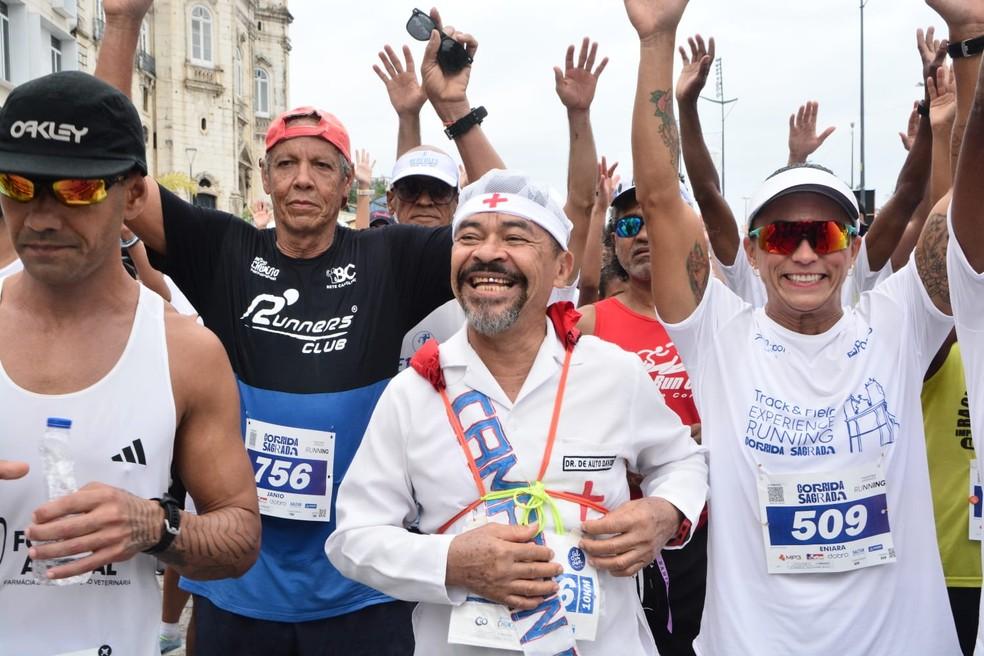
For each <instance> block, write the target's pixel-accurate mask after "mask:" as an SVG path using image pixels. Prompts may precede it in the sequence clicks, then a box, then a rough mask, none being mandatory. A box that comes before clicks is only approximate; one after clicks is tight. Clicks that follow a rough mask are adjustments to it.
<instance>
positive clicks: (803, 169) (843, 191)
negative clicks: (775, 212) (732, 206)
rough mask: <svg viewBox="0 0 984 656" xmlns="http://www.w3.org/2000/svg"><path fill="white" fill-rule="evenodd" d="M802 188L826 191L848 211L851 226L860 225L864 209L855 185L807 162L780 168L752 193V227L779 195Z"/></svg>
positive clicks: (785, 194)
mask: <svg viewBox="0 0 984 656" xmlns="http://www.w3.org/2000/svg"><path fill="white" fill-rule="evenodd" d="M801 191H805V192H811V193H814V194H822V195H824V196H826V197H827V198H829V199H831V200H833V201H835V202H836V203H837V204H838V205H840V206H841V209H843V210H844V213H845V214H846V215H847V218H848V220H849V221H850V223H851V225H853V226H857V225H858V220H859V218H860V215H861V209H860V208H859V207H858V201H857V198H855V197H854V192H853V191H851V188H850V187H848V186H847V185H846V184H845V183H844V182H843V181H842V180H841V179H840V178H838V177H837V176H836V175H834V174H833V173H830V172H828V171H825V170H824V169H821V168H817V167H815V166H809V165H806V166H796V167H793V168H789V169H785V170H784V171H780V172H779V173H776V174H775V175H773V176H772V177H771V178H768V179H767V180H766V181H765V182H764V183H762V186H760V187H759V188H758V190H756V192H755V194H754V195H752V200H751V203H750V209H749V212H748V227H751V225H752V221H754V220H755V217H756V215H758V213H759V212H760V211H761V210H762V208H763V207H765V206H766V205H768V204H769V203H771V202H772V201H774V200H775V199H777V198H782V197H783V196H788V195H789V194H794V193H797V192H801Z"/></svg>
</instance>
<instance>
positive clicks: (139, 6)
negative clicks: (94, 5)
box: [102, 0, 154, 22]
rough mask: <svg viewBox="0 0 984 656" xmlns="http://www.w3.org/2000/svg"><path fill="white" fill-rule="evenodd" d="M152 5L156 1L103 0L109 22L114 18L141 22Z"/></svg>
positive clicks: (104, 12)
mask: <svg viewBox="0 0 984 656" xmlns="http://www.w3.org/2000/svg"><path fill="white" fill-rule="evenodd" d="M152 4H154V0H103V3H102V6H103V14H104V15H105V16H106V21H107V22H108V21H109V20H111V19H113V18H119V19H127V20H131V21H136V22H140V21H142V20H143V18H144V16H146V15H147V11H148V10H149V9H150V6H151V5H152Z"/></svg>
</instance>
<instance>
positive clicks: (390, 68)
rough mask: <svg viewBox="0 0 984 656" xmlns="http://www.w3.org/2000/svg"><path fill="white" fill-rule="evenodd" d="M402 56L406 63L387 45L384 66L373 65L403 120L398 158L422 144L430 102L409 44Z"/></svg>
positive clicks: (397, 144) (384, 49) (384, 53)
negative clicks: (426, 107)
mask: <svg viewBox="0 0 984 656" xmlns="http://www.w3.org/2000/svg"><path fill="white" fill-rule="evenodd" d="M403 59H404V62H405V64H401V63H400V60H399V58H398V57H397V56H396V53H395V52H393V48H392V47H391V46H388V45H387V46H385V47H384V48H383V50H381V51H380V52H379V60H380V61H381V62H382V64H383V67H382V68H380V67H379V65H378V64H374V65H373V67H372V70H374V71H375V72H376V75H378V76H379V79H380V80H382V81H383V84H384V85H386V93H387V94H388V95H389V99H390V104H392V105H393V109H394V110H395V111H396V115H397V117H398V118H399V121H400V125H399V128H398V130H397V133H396V157H397V159H399V158H400V156H402V155H403V153H405V152H407V151H408V150H410V149H411V148H416V147H417V146H419V145H420V143H421V140H420V109H421V107H423V106H424V103H425V102H427V95H426V94H425V93H424V90H423V89H422V88H420V83H419V82H418V81H417V70H416V68H415V66H414V62H413V54H412V53H411V52H410V48H409V47H407V46H403ZM366 227H368V222H367V223H366Z"/></svg>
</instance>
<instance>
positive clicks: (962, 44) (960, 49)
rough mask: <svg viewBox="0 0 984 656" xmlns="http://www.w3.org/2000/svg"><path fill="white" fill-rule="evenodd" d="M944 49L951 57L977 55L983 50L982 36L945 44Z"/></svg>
mask: <svg viewBox="0 0 984 656" xmlns="http://www.w3.org/2000/svg"><path fill="white" fill-rule="evenodd" d="M946 51H947V53H948V54H949V55H950V57H952V58H953V59H960V58H961V57H973V56H974V55H979V54H981V53H982V52H984V36H975V37H974V38H973V39H967V40H966V41H957V42H956V43H951V44H950V45H949V46H947V49H946Z"/></svg>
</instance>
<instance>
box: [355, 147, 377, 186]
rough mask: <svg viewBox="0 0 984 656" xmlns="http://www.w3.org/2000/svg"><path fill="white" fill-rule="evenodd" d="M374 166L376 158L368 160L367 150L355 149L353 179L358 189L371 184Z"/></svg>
mask: <svg viewBox="0 0 984 656" xmlns="http://www.w3.org/2000/svg"><path fill="white" fill-rule="evenodd" d="M374 166H376V160H372V162H370V158H369V153H368V152H367V151H365V150H356V151H355V181H356V183H357V184H358V186H359V189H368V188H369V187H371V186H372V169H373V167H374Z"/></svg>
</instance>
